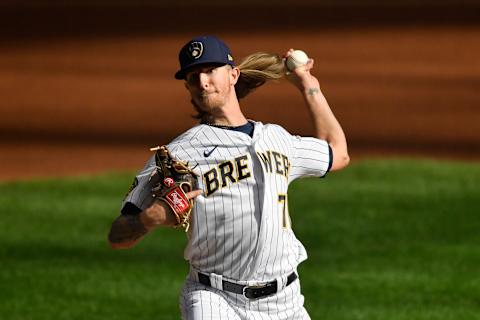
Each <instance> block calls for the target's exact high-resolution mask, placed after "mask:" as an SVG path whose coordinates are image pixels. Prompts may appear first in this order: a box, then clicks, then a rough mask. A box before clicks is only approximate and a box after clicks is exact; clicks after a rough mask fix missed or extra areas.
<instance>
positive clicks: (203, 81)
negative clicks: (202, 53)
mask: <svg viewBox="0 0 480 320" xmlns="http://www.w3.org/2000/svg"><path fill="white" fill-rule="evenodd" d="M198 82H199V84H200V87H201V88H202V89H206V88H208V86H209V85H210V78H209V76H208V74H206V73H205V72H200V74H199V77H198Z"/></svg>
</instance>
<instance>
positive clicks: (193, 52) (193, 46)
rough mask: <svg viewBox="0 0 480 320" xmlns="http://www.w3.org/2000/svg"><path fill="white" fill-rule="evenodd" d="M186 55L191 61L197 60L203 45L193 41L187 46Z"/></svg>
mask: <svg viewBox="0 0 480 320" xmlns="http://www.w3.org/2000/svg"><path fill="white" fill-rule="evenodd" d="M187 52H188V54H189V55H190V57H191V58H192V59H198V58H200V57H201V56H202V54H203V43H201V42H199V41H194V42H192V43H190V45H189V46H188V51H187Z"/></svg>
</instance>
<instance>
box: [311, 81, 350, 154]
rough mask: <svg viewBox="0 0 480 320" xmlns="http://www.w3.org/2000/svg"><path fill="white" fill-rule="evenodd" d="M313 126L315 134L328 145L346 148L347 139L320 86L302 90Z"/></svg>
mask: <svg viewBox="0 0 480 320" xmlns="http://www.w3.org/2000/svg"><path fill="white" fill-rule="evenodd" d="M302 94H303V98H304V100H305V102H306V104H307V106H308V110H309V111H310V115H311V117H312V121H313V125H314V127H315V136H316V137H317V138H319V139H323V140H326V141H327V142H328V143H329V144H330V145H334V146H342V147H344V148H345V149H346V146H347V141H346V138H345V134H344V132H343V129H342V127H341V125H340V123H339V122H338V120H337V119H336V118H335V115H334V114H333V112H332V110H331V109H330V106H329V105H328V102H327V100H326V99H325V96H324V95H323V94H322V91H321V90H320V87H318V86H311V87H308V88H305V89H304V90H303V92H302Z"/></svg>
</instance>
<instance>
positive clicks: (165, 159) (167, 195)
mask: <svg viewBox="0 0 480 320" xmlns="http://www.w3.org/2000/svg"><path fill="white" fill-rule="evenodd" d="M150 150H151V151H156V154H155V163H156V172H155V173H154V174H155V175H157V177H156V178H157V179H158V180H156V181H158V183H156V184H155V185H154V186H153V188H152V196H153V197H154V198H156V199H160V200H162V201H164V202H166V203H167V204H168V205H169V206H170V208H172V211H173V213H174V214H175V218H176V219H177V223H176V225H175V227H177V228H178V227H182V228H183V229H184V230H185V232H187V231H188V228H189V226H190V213H191V212H192V207H193V203H194V200H193V199H188V198H187V195H186V193H188V192H190V191H192V190H194V189H196V187H197V175H196V174H195V173H194V172H193V171H192V170H191V169H190V168H189V167H188V163H186V162H182V161H178V160H175V159H174V158H173V157H172V155H171V154H170V152H169V151H168V149H167V147H166V146H161V147H155V148H151V149H150Z"/></svg>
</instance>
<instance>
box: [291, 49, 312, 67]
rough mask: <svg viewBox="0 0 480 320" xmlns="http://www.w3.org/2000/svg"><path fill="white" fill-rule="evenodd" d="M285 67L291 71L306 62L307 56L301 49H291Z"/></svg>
mask: <svg viewBox="0 0 480 320" xmlns="http://www.w3.org/2000/svg"><path fill="white" fill-rule="evenodd" d="M286 63H287V69H288V70H289V71H293V70H295V69H296V68H298V67H300V66H304V65H306V64H307V63H308V56H307V54H306V53H305V52H303V51H302V50H293V52H292V54H290V55H289V56H288V58H287V62H286Z"/></svg>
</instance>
